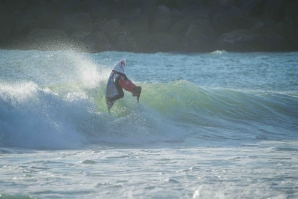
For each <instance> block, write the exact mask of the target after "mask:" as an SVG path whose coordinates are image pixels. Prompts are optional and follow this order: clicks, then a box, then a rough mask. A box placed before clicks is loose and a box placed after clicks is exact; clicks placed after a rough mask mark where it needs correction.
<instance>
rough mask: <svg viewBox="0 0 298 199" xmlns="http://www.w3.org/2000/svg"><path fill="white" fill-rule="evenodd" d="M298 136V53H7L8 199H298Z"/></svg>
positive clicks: (3, 150)
mask: <svg viewBox="0 0 298 199" xmlns="http://www.w3.org/2000/svg"><path fill="white" fill-rule="evenodd" d="M124 57H125V58H126V59H127V66H126V72H127V76H128V77H129V78H130V79H132V80H133V81H134V82H135V83H136V84H137V85H141V86H142V87H143V92H142V95H141V98H140V104H137V102H136V99H135V98H133V97H132V96H131V94H129V93H127V92H126V93H125V97H124V99H121V100H119V101H117V102H116V104H115V106H114V107H113V109H112V114H111V115H109V114H108V112H107V109H106V106H105V102H104V93H105V92H104V90H105V85H106V80H107V77H108V75H109V73H110V70H111V68H112V67H113V65H114V64H116V63H117V62H118V61H119V60H120V59H122V58H124ZM297 132H298V53H297V52H292V53H228V52H224V51H218V52H213V53H204V54H174V53H156V54H135V53H125V52H104V53H98V54H88V53H76V52H73V51H56V52H41V51H15V50H13V51H7V50H1V51H0V194H1V195H0V198H297V197H298V174H297V167H298V166H297V165H298V164H297V163H298V155H297V152H298V142H297V140H298V133H297Z"/></svg>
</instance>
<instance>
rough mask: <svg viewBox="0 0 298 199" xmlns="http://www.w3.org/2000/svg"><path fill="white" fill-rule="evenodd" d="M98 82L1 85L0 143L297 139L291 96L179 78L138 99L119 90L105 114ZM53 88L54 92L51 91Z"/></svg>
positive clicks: (152, 86)
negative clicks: (120, 95)
mask: <svg viewBox="0 0 298 199" xmlns="http://www.w3.org/2000/svg"><path fill="white" fill-rule="evenodd" d="M104 85H105V84H104V83H103V82H101V83H99V84H98V87H97V88H86V87H82V88H80V91H71V90H69V85H68V84H65V85H59V89H57V87H55V86H52V87H49V88H40V87H39V86H37V85H36V84H34V83H32V82H29V83H23V84H15V85H5V84H2V86H1V88H0V113H1V114H0V129H1V130H0V138H1V139H0V140H1V141H0V147H21V148H46V149H47V148H49V149H60V148H78V147H82V146H84V145H86V144H105V143H108V144H129V145H132V144H133V145H142V144H148V145H150V144H152V143H155V144H156V143H160V142H169V143H175V142H184V141H185V140H190V138H191V137H192V138H195V139H198V140H200V141H202V142H209V141H212V140H215V141H220V140H227V139H229V140H242V141H245V140H246V141H247V140H260V139H261V140H264V139H265V140H270V139H297V135H296V133H295V132H297V129H298V124H297V121H298V113H297V110H296V109H295V108H293V107H298V100H297V98H295V97H291V96H287V95H282V94H278V93H269V94H268V93H259V92H252V91H249V92H248V91H239V90H230V89H222V88H206V87H204V88H201V87H199V86H197V85H195V84H193V83H191V82H188V81H185V80H182V81H175V82H170V83H140V85H141V86H142V87H143V89H144V91H145V92H143V93H142V96H141V99H140V104H137V103H136V100H135V98H133V97H132V96H130V95H129V94H128V93H126V96H125V98H123V99H121V100H119V101H117V102H116V104H115V106H114V107H113V109H112V115H109V114H108V112H107V109H106V106H105V102H104ZM53 91H55V92H53Z"/></svg>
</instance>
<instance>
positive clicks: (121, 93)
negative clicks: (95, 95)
mask: <svg viewBox="0 0 298 199" xmlns="http://www.w3.org/2000/svg"><path fill="white" fill-rule="evenodd" d="M116 74H118V75H119V76H118V77H116V79H115V82H114V83H115V86H116V88H117V91H118V95H116V96H114V97H112V98H109V99H108V100H112V101H114V100H117V99H120V98H123V97H124V92H123V89H122V87H121V86H120V83H119V80H120V77H124V79H125V80H127V77H126V75H125V74H124V73H120V72H116Z"/></svg>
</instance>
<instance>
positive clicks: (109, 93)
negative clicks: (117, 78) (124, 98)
mask: <svg viewBox="0 0 298 199" xmlns="http://www.w3.org/2000/svg"><path fill="white" fill-rule="evenodd" d="M113 76H114V73H113V72H111V74H110V76H109V79H108V83H107V86H106V105H107V108H108V111H109V112H110V110H111V108H112V107H113V105H114V103H115V100H107V99H108V98H112V97H114V96H116V95H118V91H117V88H116V86H115V83H114V78H113Z"/></svg>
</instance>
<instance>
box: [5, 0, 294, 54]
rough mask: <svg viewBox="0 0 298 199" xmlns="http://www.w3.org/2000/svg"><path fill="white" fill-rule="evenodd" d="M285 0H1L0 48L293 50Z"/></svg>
mask: <svg viewBox="0 0 298 199" xmlns="http://www.w3.org/2000/svg"><path fill="white" fill-rule="evenodd" d="M297 10H298V2H297V1H292V0H184V1H183V0H113V1H112V0H98V1H94V0H24V1H18V0H0V28H1V33H0V48H2V49H21V50H33V49H36V50H63V49H75V50H80V51H84V52H103V51H127V52H143V53H151V52H181V53H188V52H213V51H216V50H226V51H230V52H290V51H298V36H297V35H298V13H297V12H296V11H297Z"/></svg>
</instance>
